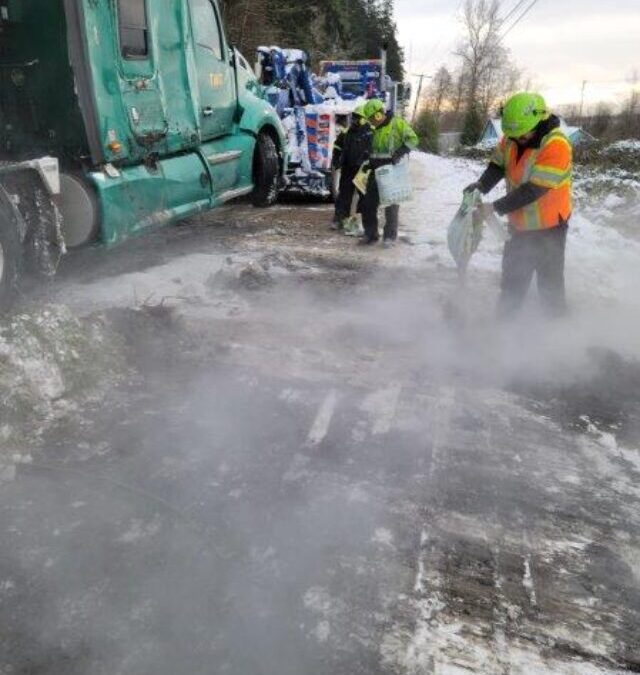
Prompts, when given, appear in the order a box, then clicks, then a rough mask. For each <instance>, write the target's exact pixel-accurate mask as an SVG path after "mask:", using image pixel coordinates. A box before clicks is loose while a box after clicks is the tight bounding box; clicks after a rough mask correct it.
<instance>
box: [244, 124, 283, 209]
mask: <svg viewBox="0 0 640 675" xmlns="http://www.w3.org/2000/svg"><path fill="white" fill-rule="evenodd" d="M279 174H280V163H279V161H278V149H277V148H276V144H275V143H274V141H273V138H271V136H268V135H267V134H260V135H259V136H258V142H257V144H256V151H255V155H254V158H253V183H254V188H253V192H252V193H251V202H252V203H253V205H254V206H259V207H265V206H271V205H272V204H274V203H275V201H276V199H277V198H278V178H279Z"/></svg>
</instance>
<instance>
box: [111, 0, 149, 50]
mask: <svg viewBox="0 0 640 675" xmlns="http://www.w3.org/2000/svg"><path fill="white" fill-rule="evenodd" d="M118 23H119V29H120V52H121V54H122V56H123V57H124V58H125V59H140V58H144V57H146V56H148V55H149V40H148V34H147V8H146V7H145V0H118Z"/></svg>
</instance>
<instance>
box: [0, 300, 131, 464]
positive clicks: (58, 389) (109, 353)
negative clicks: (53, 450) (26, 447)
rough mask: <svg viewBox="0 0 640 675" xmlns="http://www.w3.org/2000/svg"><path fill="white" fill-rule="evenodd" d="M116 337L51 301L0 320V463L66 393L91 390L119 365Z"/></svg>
mask: <svg viewBox="0 0 640 675" xmlns="http://www.w3.org/2000/svg"><path fill="white" fill-rule="evenodd" d="M121 353H122V350H121V345H120V344H119V342H118V341H117V340H116V338H114V336H113V335H111V334H109V333H108V331H107V329H106V328H105V326H104V324H103V323H102V322H101V321H98V320H96V319H83V320H80V319H78V318H76V317H75V316H74V315H73V314H72V313H71V311H70V310H69V309H68V308H65V307H61V306H51V307H47V308H44V309H41V310H38V311H36V312H32V313H24V314H20V315H18V316H15V317H13V318H11V319H10V320H9V321H8V322H7V323H5V324H0V463H2V461H3V458H4V459H5V460H6V459H7V458H9V459H15V456H18V457H19V456H21V447H22V443H26V442H27V441H33V440H34V439H37V438H39V437H40V436H41V434H42V432H43V431H44V430H45V429H46V427H47V426H48V425H49V424H50V423H51V422H53V421H54V420H55V419H57V418H59V417H60V416H61V415H63V414H64V412H65V409H66V406H67V405H68V404H69V401H70V399H71V397H74V399H75V400H77V398H78V397H80V396H82V395H87V394H89V393H91V392H94V393H95V392H96V391H97V390H98V387H99V385H100V384H101V383H103V382H104V379H105V377H107V376H108V374H111V375H113V374H114V373H116V372H117V371H118V367H117V366H119V365H121V359H122V355H121Z"/></svg>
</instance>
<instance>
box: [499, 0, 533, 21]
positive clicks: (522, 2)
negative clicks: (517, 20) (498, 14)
mask: <svg viewBox="0 0 640 675" xmlns="http://www.w3.org/2000/svg"><path fill="white" fill-rule="evenodd" d="M526 1H527V0H518V2H516V4H515V6H514V7H512V8H511V11H510V12H509V13H508V14H507V16H505V17H504V18H503V19H502V23H507V21H509V19H510V18H511V17H512V16H513V15H514V14H515V13H516V12H517V11H518V9H519V8H520V7H522V5H524V3H525V2H526Z"/></svg>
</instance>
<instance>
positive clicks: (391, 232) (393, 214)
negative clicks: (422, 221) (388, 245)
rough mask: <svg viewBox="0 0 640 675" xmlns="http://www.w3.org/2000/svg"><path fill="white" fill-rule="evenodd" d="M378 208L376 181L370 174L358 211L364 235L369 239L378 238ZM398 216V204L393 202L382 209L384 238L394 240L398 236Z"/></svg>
mask: <svg viewBox="0 0 640 675" xmlns="http://www.w3.org/2000/svg"><path fill="white" fill-rule="evenodd" d="M379 208H380V194H379V193H378V183H377V182H376V179H375V177H374V176H373V175H372V176H371V178H370V179H369V185H368V188H367V194H365V195H364V196H363V197H362V200H361V201H360V213H361V214H362V225H363V227H364V233H365V236H366V237H368V238H369V239H378V236H379V235H378V209H379ZM399 217H400V206H399V205H398V204H394V205H393V206H387V207H386V208H385V210H384V238H385V239H386V240H390V241H395V240H396V239H397V237H398V221H399Z"/></svg>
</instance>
